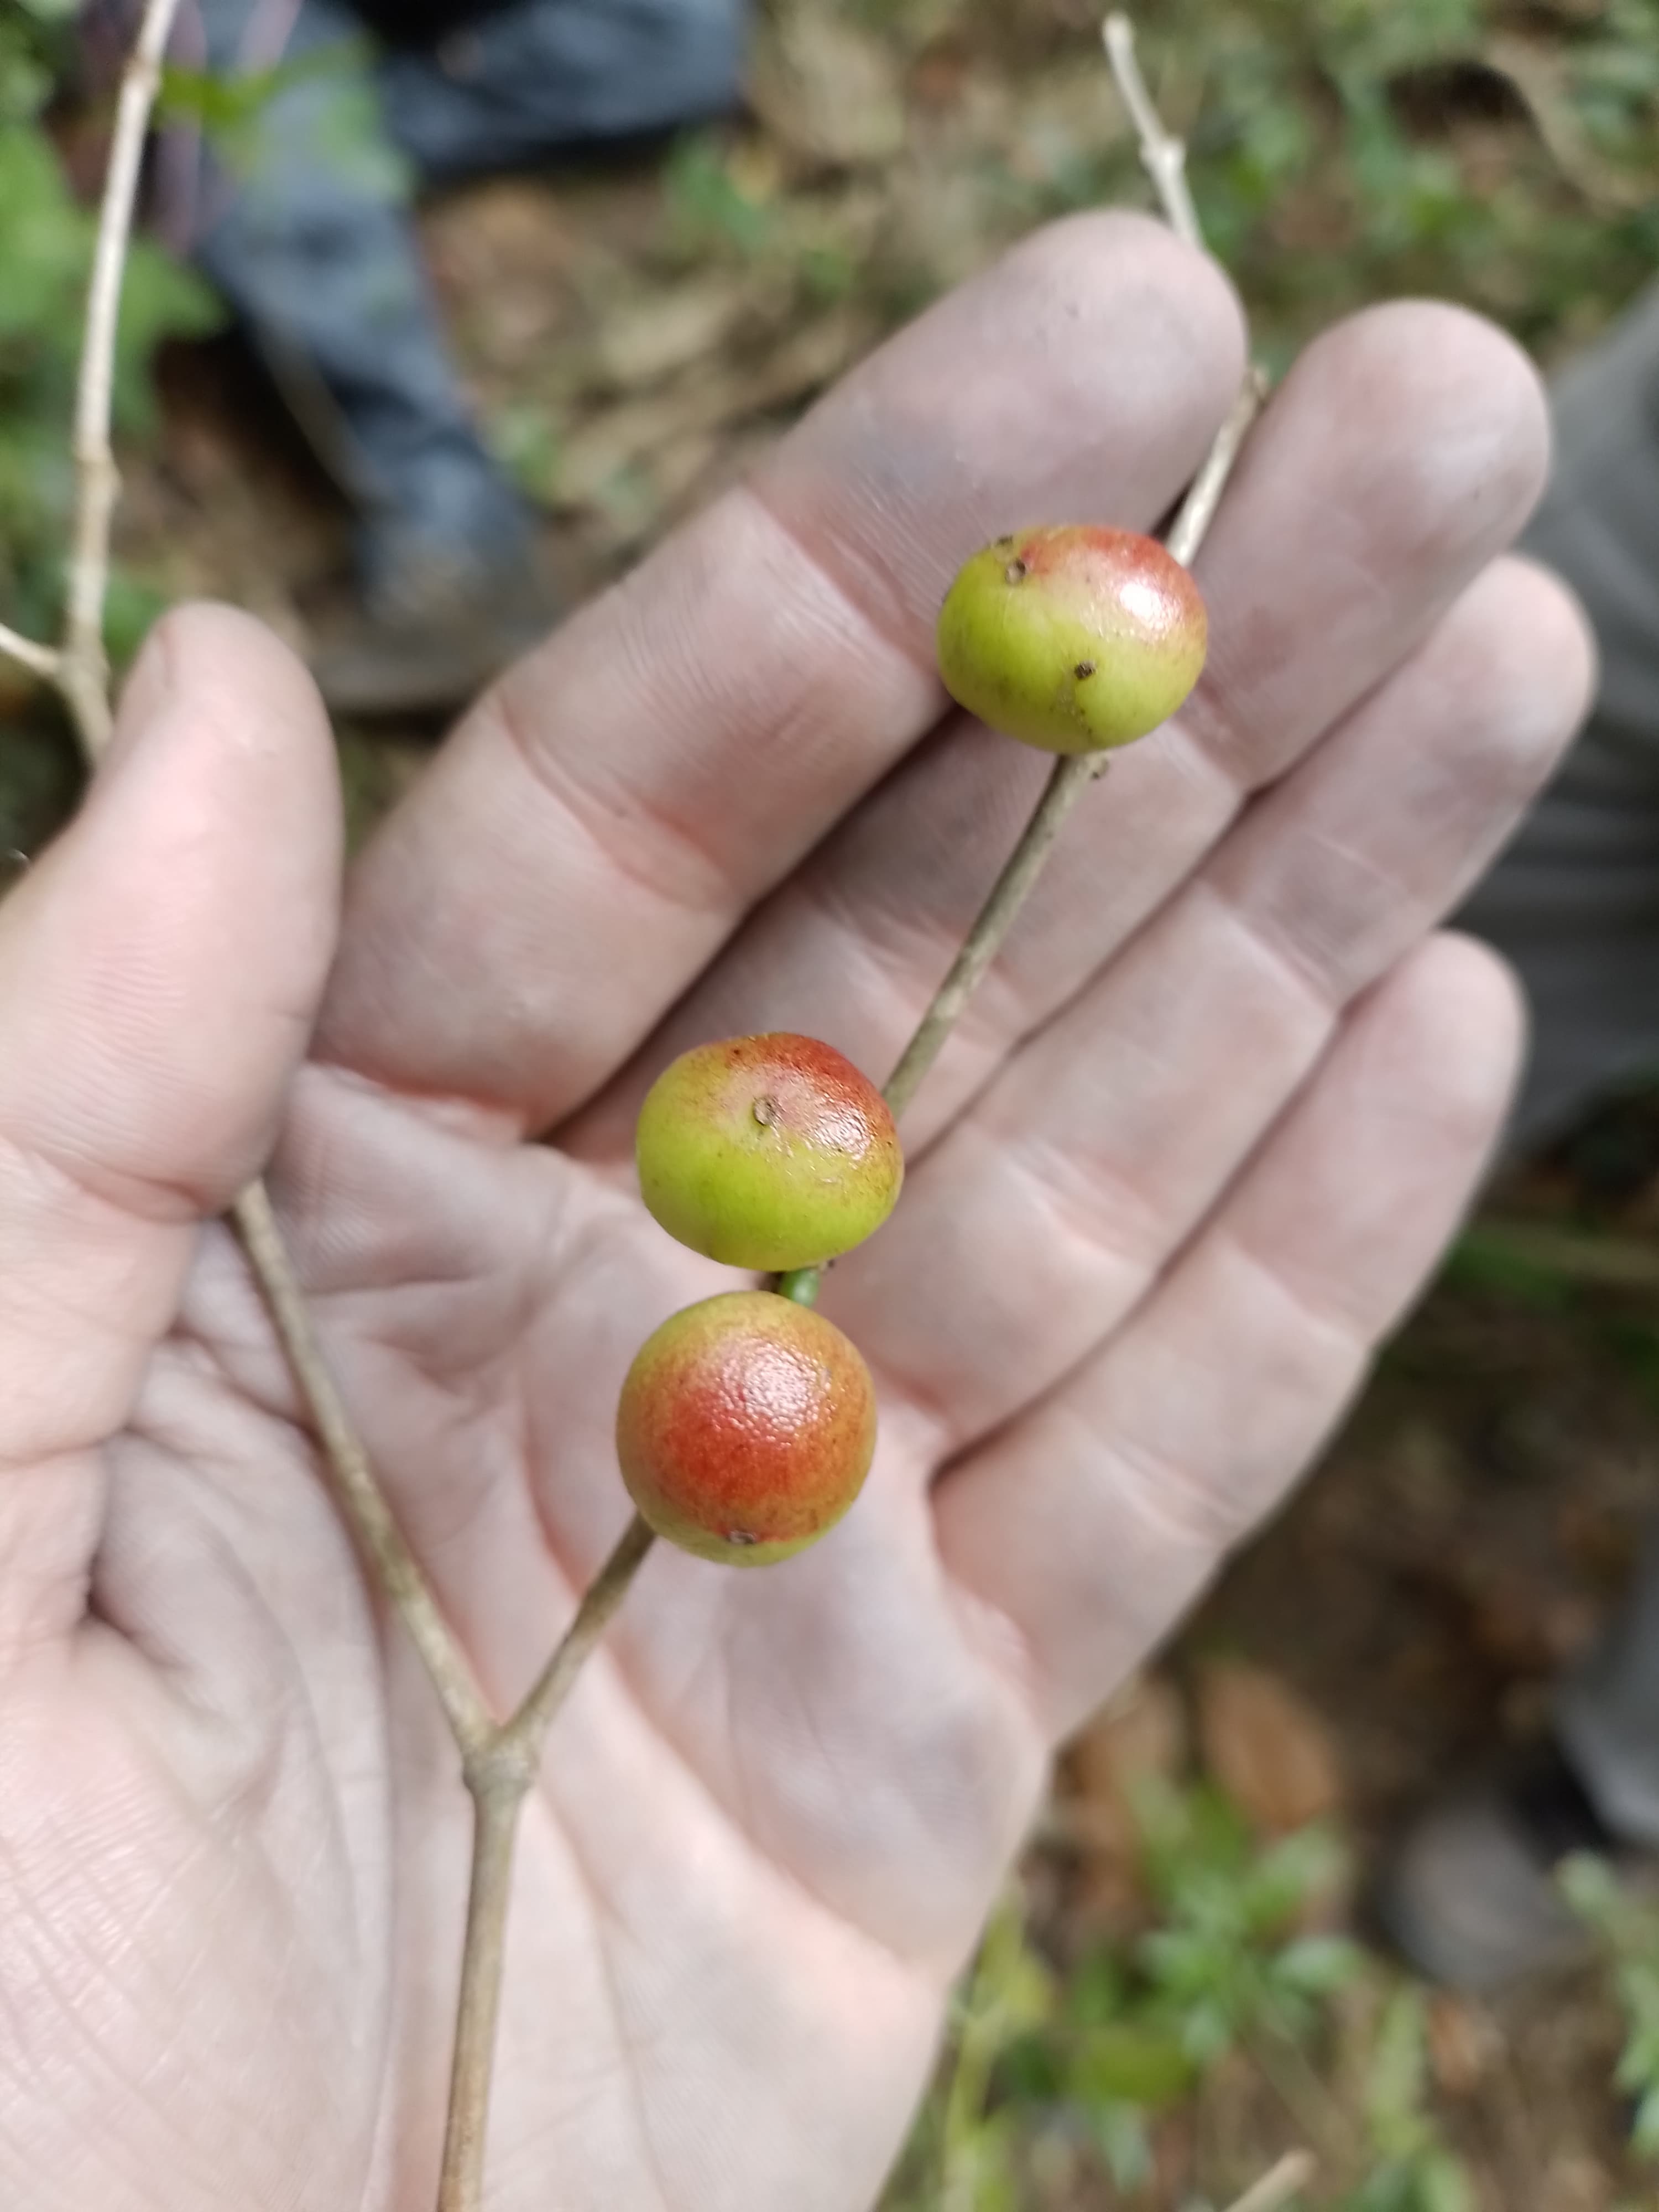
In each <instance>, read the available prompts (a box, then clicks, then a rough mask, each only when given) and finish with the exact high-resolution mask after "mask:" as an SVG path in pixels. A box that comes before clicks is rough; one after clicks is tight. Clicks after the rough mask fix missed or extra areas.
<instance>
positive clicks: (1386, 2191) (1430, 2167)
mask: <svg viewBox="0 0 1659 2212" xmlns="http://www.w3.org/2000/svg"><path fill="white" fill-rule="evenodd" d="M1428 2090H1429V2059H1428V2021H1427V2014H1426V2010H1425V2005H1424V2001H1423V1993H1422V1991H1421V1990H1419V1989H1418V1988H1416V1987H1415V1986H1414V1985H1413V1984H1411V1983H1401V1984H1398V1985H1397V1986H1396V1987H1395V1989H1394V1990H1391V1991H1390V1993H1389V1996H1388V1997H1387V1999H1386V2000H1385V2002H1384V2003H1383V2013H1382V2017H1381V2020H1380V2021H1379V2022H1378V2025H1377V2029H1376V2039H1375V2041H1374V2043H1373V2045H1372V2046H1371V2054H1370V2066H1369V2069H1367V2079H1366V2083H1365V2101H1364V2123H1365V2136H1366V2148H1367V2151H1368V2153H1369V2155H1370V2161H1371V2164H1370V2172H1369V2173H1368V2174H1367V2175H1366V2177H1365V2179H1364V2181H1363V2182H1362V2183H1361V2184H1360V2185H1359V2187H1358V2189H1356V2190H1355V2191H1353V2192H1352V2195H1350V2196H1349V2197H1347V2198H1346V2199H1345V2201H1344V2212H1474V2190H1473V2188H1472V2186H1471V2185H1470V2181H1469V2177H1468V2172H1467V2170H1466V2169H1465V2167H1464V2166H1463V2163H1462V2160H1461V2159H1459V2158H1457V2157H1455V2155H1454V2154H1453V2153H1452V2152H1451V2151H1450V2150H1449V2149H1448V2148H1447V2147H1446V2144H1445V2142H1444V2140H1443V2137H1442V2136H1441V2133H1440V2130H1439V2129H1438V2127H1437V2125H1436V2124H1435V2120H1434V2118H1433V2116H1432V2114H1431V2112H1430V2111H1429V2109H1428Z"/></svg>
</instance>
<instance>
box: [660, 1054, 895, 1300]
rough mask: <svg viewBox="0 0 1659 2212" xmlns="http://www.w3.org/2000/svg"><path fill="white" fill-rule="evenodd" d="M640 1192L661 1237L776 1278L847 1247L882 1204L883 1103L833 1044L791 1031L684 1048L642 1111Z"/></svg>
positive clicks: (891, 1180)
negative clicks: (665, 1235) (662, 1232)
mask: <svg viewBox="0 0 1659 2212" xmlns="http://www.w3.org/2000/svg"><path fill="white" fill-rule="evenodd" d="M635 1154H636V1157H637V1159H638V1162H639V1170H640V1193H641V1196H642V1197H643V1199H644V1200H645V1202H646V1205H647V1207H648V1208H649V1209H650V1211H651V1212H652V1213H653V1215H654V1216H655V1218H656V1219H657V1220H658V1221H659V1222H660V1223H661V1224H662V1226H663V1227H664V1228H665V1230H667V1231H668V1233H669V1235H670V1236H671V1237H678V1239H679V1241H680V1243H682V1244H689V1245H690V1247H691V1249H692V1250H693V1251H695V1252H702V1253H706V1254H707V1255H708V1257H709V1258H710V1259H711V1260H720V1261H724V1262H725V1263H726V1266H728V1267H756V1268H764V1269H766V1270H768V1271H769V1272H772V1271H777V1272H783V1271H786V1270H787V1269H790V1268H793V1267H816V1266H817V1265H818V1264H819V1263H820V1262H822V1261H825V1260H829V1259H831V1258H833V1257H834V1256H835V1255H836V1254H837V1253H838V1252H847V1251H850V1250H851V1249H852V1248H853V1246H854V1245H855V1244H859V1243H862V1242H863V1240H864V1239H865V1238H866V1237H868V1236H869V1235H870V1234H871V1232H872V1231H873V1230H876V1229H878V1228H879V1227H880V1226H881V1225H882V1223H883V1222H884V1220H885V1219H886V1218H887V1216H888V1214H889V1213H890V1212H891V1211H892V1208H893V1204H894V1201H895V1200H896V1198H897V1196H898V1192H899V1185H900V1183H901V1182H902V1180H903V1175H904V1161H903V1155H902V1152H900V1150H899V1142H898V1133H897V1132H896V1129H895V1128H894V1127H893V1117H892V1115H891V1114H890V1112H889V1110H888V1108H887V1104H886V1102H885V1100H884V1098H883V1097H882V1095H881V1093H880V1091H878V1090H877V1088H876V1086H875V1085H874V1084H873V1083H872V1082H871V1081H870V1079H869V1078H868V1077H867V1076H866V1075H864V1074H861V1073H860V1071H859V1070H858V1069H857V1068H856V1067H854V1065H853V1063H852V1062H851V1060H848V1059H846V1058H845V1057H844V1056H843V1055H842V1054H841V1053H838V1052H837V1051H836V1049H835V1048H834V1047H833V1046H832V1045H827V1044H824V1043H823V1042H820V1041H819V1040H818V1039H817V1038H816V1037H806V1036H796V1035H794V1034H793V1032H791V1031H788V1030H776V1031H771V1032H769V1033H766V1034H763V1035H761V1036H747V1037H728V1038H726V1039H725V1040H723V1041H722V1042H719V1043H716V1044H707V1045H699V1046H697V1047H696V1048H695V1049H694V1050H693V1051H690V1052H688V1053H683V1054H681V1056H680V1057H679V1059H678V1060H675V1061H674V1062H673V1064H672V1066H670V1067H668V1068H666V1069H665V1071H664V1072H663V1073H662V1074H661V1075H660V1076H659V1077H658V1079H657V1080H656V1082H655V1083H654V1084H653V1085H652V1086H651V1090H650V1091H649V1093H648V1094H647V1097H646V1101H645V1103H644V1105H643V1106H642V1107H641V1109H640V1119H639V1127H638V1130H637V1133H636V1136H635Z"/></svg>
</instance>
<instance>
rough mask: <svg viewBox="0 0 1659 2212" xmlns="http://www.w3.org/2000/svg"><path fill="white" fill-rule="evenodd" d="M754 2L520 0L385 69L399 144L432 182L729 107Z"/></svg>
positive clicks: (392, 57) (402, 55)
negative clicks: (747, 18) (746, 13)
mask: <svg viewBox="0 0 1659 2212" xmlns="http://www.w3.org/2000/svg"><path fill="white" fill-rule="evenodd" d="M743 31H744V0H520V4H519V5H518V6H516V7H509V8H506V9H500V10H497V11H494V12H492V13H490V14H489V15H483V16H482V17H480V18H479V19H478V21H476V22H474V23H471V24H469V25H468V26H466V27H465V28H464V29H462V30H459V31H458V32H456V33H454V34H453V36H451V37H450V38H448V39H447V40H444V41H443V42H442V44H441V46H438V47H437V48H436V49H435V50H434V51H432V52H427V51H424V50H420V49H409V48H404V49H398V50H394V51H393V52H391V53H389V54H388V55H387V57H386V62H385V64H384V67H383V69H382V72H381V82H382V84H383V86H384V88H385V95H386V112H387V115H388V118H389V120H390V123H391V126H392V131H393V134H394V135H395V137H396V138H397V140H398V143H399V145H401V146H402V147H403V149H404V151H405V152H406V153H407V154H408V155H409V156H410V159H411V160H412V161H414V162H415V163H416V166H417V167H419V169H420V171H421V173H422V175H423V176H428V177H435V178H437V177H447V176H455V175H459V174H462V173H465V172H466V171H469V170H477V169H487V168H498V167H514V166H516V165H519V164H520V163H523V162H526V161H536V160H538V158H540V157H542V156H544V155H547V154H549V153H550V152H553V151H555V150H556V149H559V148H561V147H574V146H578V145H582V144H586V143H592V141H594V140H597V139H605V138H621V137H633V136H636V135H638V134H640V133H641V132H645V131H660V130H663V129H665V128H667V127H669V126H671V125H677V124H681V123H688V122H693V121H696V120H698V119H700V118H705V117H708V116H713V115H718V114H720V113H723V112H725V111H726V110H727V109H729V108H730V107H732V106H733V105H734V104H735V102H736V100H737V98H738V91H739V88H740V85H741V82H742V68H743Z"/></svg>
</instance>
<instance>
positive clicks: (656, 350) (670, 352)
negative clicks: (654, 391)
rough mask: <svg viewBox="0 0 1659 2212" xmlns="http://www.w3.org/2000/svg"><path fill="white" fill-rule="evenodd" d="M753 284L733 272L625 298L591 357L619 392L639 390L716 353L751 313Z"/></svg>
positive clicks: (608, 320)
mask: <svg viewBox="0 0 1659 2212" xmlns="http://www.w3.org/2000/svg"><path fill="white" fill-rule="evenodd" d="M750 299H751V293H750V287H749V286H748V285H747V284H745V283H739V282H738V281H737V280H736V279H734V278H731V277H721V276H715V277H708V278H706V279H702V280H700V281H697V282H695V283H686V284H677V285H672V286H669V287H665V288H664V289H660V290H658V291H655V292H652V293H649V294H647V295H643V296H640V297H635V298H634V299H631V300H627V301H623V303H622V304H621V305H620V306H618V307H616V308H615V309H614V310H613V311H612V313H611V314H610V315H608V316H607V317H606V319H605V322H604V323H603V324H602V325H601V326H600V329H599V334H598V336H597V337H596V338H595V341H594V345H593V362H594V368H595V369H596V370H597V372H598V374H599V377H600V379H601V380H603V381H604V382H605V384H607V385H609V386H611V387H612V388H613V389H614V390H616V391H619V392H640V391H643V390H644V389H645V388H646V387H647V386H650V385H653V384H659V383H661V382H662V380H664V379H665V377H669V376H672V375H674V374H676V373H677V372H678V370H680V369H683V368H690V365H691V364H692V363H693V362H698V361H708V360H710V359H712V358H713V357H714V355H716V354H717V353H718V352H719V351H720V349H721V347H722V346H723V345H724V344H725V343H726V339H727V338H728V337H730V336H731V334H732V331H733V330H735V329H736V327H737V325H738V323H739V322H741V321H742V319H743V318H744V315H745V314H746V313H748V311H749V307H750Z"/></svg>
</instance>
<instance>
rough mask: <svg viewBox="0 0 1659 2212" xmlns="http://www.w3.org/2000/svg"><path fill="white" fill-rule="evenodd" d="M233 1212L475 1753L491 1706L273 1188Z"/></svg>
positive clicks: (384, 1562)
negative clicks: (303, 1274)
mask: <svg viewBox="0 0 1659 2212" xmlns="http://www.w3.org/2000/svg"><path fill="white" fill-rule="evenodd" d="M232 1212H233V1216H234V1220H235V1223H236V1226H237V1228H238V1230H239V1231H240V1232H241V1238H242V1243H243V1246H244V1248H245V1249H246V1253H247V1255H248V1259H249V1261H251V1262H252V1267H253V1272H254V1274H255V1275H256V1276H257V1277H258V1282H259V1286H260V1288H261V1290H262V1291H264V1296H265V1302H266V1304H268V1306H269V1307H270V1315H271V1319H272V1321H273V1322H275V1324H276V1334H277V1335H278V1337H279V1338H280V1339H281V1340H282V1346H283V1351H284V1352H286V1353H287V1354H288V1359H289V1365H290V1367H291V1368H292V1369H293V1370H294V1373H295V1376H296V1377H297V1379H298V1381H299V1383H300V1386H301V1390H302V1391H303V1393H304V1395H305V1400H306V1406H307V1411H308V1412H309V1413H310V1415H311V1419H312V1423H313V1427H314V1428H315V1430H316V1432H317V1436H318V1438H319V1442H320V1443H321V1444H322V1447H323V1451H324V1454H325V1457H326V1459H327V1461H328V1464H329V1468H330V1469H331V1473H332V1474H333V1477H334V1484H335V1488H336V1490H337V1492H338V1494H339V1497H340V1499H341V1502H342V1503H343V1505H344V1507H345V1509H346V1513H347V1516H348V1517H349V1521H350V1522H351V1525H352V1528H353V1529H354V1531H355V1532H356V1536H357V1539H358V1541H359V1542H360V1544H361V1545H362V1548H363V1550H364V1552H365V1553H367V1554H368V1559H369V1562H370V1564H371V1565H372V1566H373V1567H374V1571H375V1574H376V1577H377V1578H378V1579H379V1581H380V1585H381V1587H382V1588H383V1589H384V1590H385V1592H386V1595H387V1597H388V1598H389V1599H390V1600H391V1601H392V1604H393V1605H394V1606H395V1607H397V1609H398V1615H399V1617H400V1618H401V1619H402V1621H403V1623H404V1627H405V1629H406V1630H407V1631H408V1632H409V1638H410V1642H411V1643H412V1644H414V1646H415V1649H416V1651H418V1652H419V1654H420V1656H421V1657H422V1660H423V1661H424V1662H425V1664H426V1670H427V1673H428V1674H429V1675H430V1676H431V1677H432V1684H433V1687H434V1688H435V1690H436V1692H437V1693H438V1699H439V1702H440V1704H441V1705H442V1706H443V1709H444V1717H445V1718H446V1719H447V1721H448V1723H449V1725H450V1729H451V1730H452V1732H453V1735H454V1738H455V1741H456V1742H457V1743H458V1744H459V1747H460V1748H461V1751H462V1753H463V1754H465V1755H467V1756H471V1755H474V1754H476V1753H479V1752H481V1751H482V1750H483V1749H484V1747H486V1746H487V1745H488V1744H489V1741H491V1738H492V1736H493V1735H494V1733H495V1723H494V1721H493V1719H492V1717H491V1715H490V1711H489V1706H488V1705H486V1704H485V1702H484V1698H483V1692H482V1691H481V1690H480V1689H479V1687H478V1685H477V1680H476V1679H475V1677H474V1675H473V1674H472V1671H471V1668H470V1667H469V1666H468V1665H467V1662H466V1659H465V1656H464V1654H463V1653H462V1651H461V1649H460V1646H459V1644H458V1643H457V1641H456V1639H455V1637H454V1635H453V1632H451V1630H450V1628H449V1626H448V1624H447V1622H446V1620H444V1617H443V1614H442V1613H441V1611H440V1609H439V1606H438V1601H437V1599H436V1598H435V1596H434V1595H433V1593H432V1589H431V1585H430V1584H429V1583H428V1581H427V1579H426V1577H425V1576H424V1574H423V1573H422V1571H421V1568H420V1566H419V1565H418V1564H417V1562H416V1558H415V1555H414V1553H412V1552H411V1551H410V1548H409V1546H408V1544H407V1543H406V1542H405V1541H404V1535H403V1532H402V1530H401V1529H400V1528H398V1523H397V1522H396V1520H395V1519H394V1517H393V1516H392V1509H391V1507H390V1506H389V1505H388V1504H386V1498H385V1495H384V1494H383V1492H381V1489H380V1485H379V1484H378V1483H377V1482H376V1480H375V1479H374V1471H373V1469H372V1468H371V1467H370V1465H369V1462H368V1453H367V1452H366V1451H365V1450H364V1449H363V1445H362V1439H361V1438H360V1437H359V1436H358V1434H357V1432H356V1429H355V1428H354V1427H353V1425H352V1423H351V1419H350V1416H349V1414H348V1413H347V1412H346V1409H345V1405H344V1401H343V1400H342V1398H341V1396H340V1393H339V1390H338V1389H337V1387H336V1384H335V1382H334V1377H333V1376H332V1375H331V1373H330V1371H329V1367H328V1363H327V1361H326V1360H325V1358H324V1357H323V1352H322V1347H321V1346H320V1345H319V1343H318V1341H317V1332H316V1330H315V1328H314V1327H313V1324H312V1319H311V1315H310V1311H309V1310H308V1309H307V1304H306V1301H305V1294H304V1292H303V1291H301V1288H300V1281H299V1277H298V1275H297V1274H296V1273H295V1267H294V1261H293V1259H292V1258H291V1256H290V1255H289V1250H288V1248H287V1246H286V1244H285V1243H283V1236H282V1231H280V1230H279V1229H278V1227H277V1225H276V1213H275V1212H274V1211H273V1209H272V1206H271V1203H270V1192H269V1191H268V1190H267V1189H266V1188H265V1185H264V1182H255V1183H251V1184H250V1185H249V1186H248V1188H247V1189H246V1190H245V1191H244V1192H243V1193H242V1194H241V1196H240V1198H239V1199H238V1200H236V1203H235V1206H234V1208H233V1209H232Z"/></svg>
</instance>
